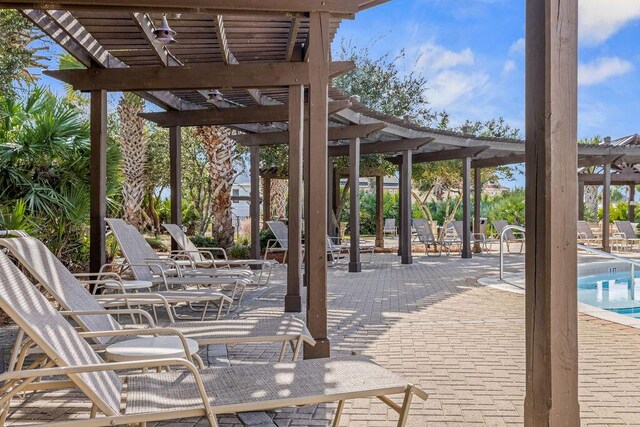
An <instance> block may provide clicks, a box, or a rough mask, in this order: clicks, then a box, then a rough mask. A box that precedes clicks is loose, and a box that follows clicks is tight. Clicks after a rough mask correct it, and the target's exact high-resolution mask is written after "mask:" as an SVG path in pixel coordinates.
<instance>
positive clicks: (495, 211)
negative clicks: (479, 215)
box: [483, 189, 525, 225]
mask: <svg viewBox="0 0 640 427" xmlns="http://www.w3.org/2000/svg"><path fill="white" fill-rule="evenodd" d="M524 201H525V193H524V189H516V190H512V191H509V192H507V193H505V194H502V195H500V196H496V197H495V198H493V199H492V200H491V203H490V205H489V209H488V210H487V212H486V217H487V219H488V221H489V223H493V221H495V220H504V221H507V222H508V223H509V224H517V225H525V205H524ZM483 216H484V215H483Z"/></svg>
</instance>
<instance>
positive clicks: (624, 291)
mask: <svg viewBox="0 0 640 427" xmlns="http://www.w3.org/2000/svg"><path fill="white" fill-rule="evenodd" d="M630 281H631V277H630V273H628V272H627V273H619V274H615V273H614V274H606V275H605V274H602V275H593V276H586V277H581V278H580V279H578V301H580V302H582V303H585V304H589V305H592V306H594V307H599V308H602V309H605V310H609V311H613V312H615V313H619V314H623V315H625V316H630V317H635V318H637V319H640V278H639V277H638V276H636V277H635V280H634V284H633V289H631V286H630V285H629V283H630Z"/></svg>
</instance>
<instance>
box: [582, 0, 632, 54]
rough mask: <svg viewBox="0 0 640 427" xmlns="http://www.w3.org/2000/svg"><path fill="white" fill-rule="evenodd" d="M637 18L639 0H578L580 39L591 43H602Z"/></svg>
mask: <svg viewBox="0 0 640 427" xmlns="http://www.w3.org/2000/svg"><path fill="white" fill-rule="evenodd" d="M639 18H640V1H637V0H580V2H579V19H578V24H579V30H580V40H581V41H583V42H585V43H587V44H591V45H597V44H600V43H603V42H605V41H606V40H607V39H609V37H611V36H612V35H613V34H615V33H616V32H617V31H619V30H620V29H621V28H622V27H624V26H625V25H627V24H628V23H630V22H631V21H634V20H636V19H639Z"/></svg>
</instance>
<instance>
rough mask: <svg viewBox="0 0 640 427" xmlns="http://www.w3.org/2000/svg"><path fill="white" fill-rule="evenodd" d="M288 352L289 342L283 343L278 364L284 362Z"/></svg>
mask: <svg viewBox="0 0 640 427" xmlns="http://www.w3.org/2000/svg"><path fill="white" fill-rule="evenodd" d="M286 351H287V342H286V341H283V342H282V347H280V356H279V357H278V362H282V361H283V360H284V354H285V352H286Z"/></svg>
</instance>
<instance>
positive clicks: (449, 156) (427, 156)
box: [388, 146, 491, 164]
mask: <svg viewBox="0 0 640 427" xmlns="http://www.w3.org/2000/svg"><path fill="white" fill-rule="evenodd" d="M489 148H491V147H488V146H479V147H464V148H456V149H453V150H440V151H432V152H429V153H413V156H412V162H413V163H427V162H440V161H444V160H456V159H464V158H466V157H475V156H477V155H478V154H480V153H482V152H483V151H487V150H488V149H489ZM388 160H389V161H390V162H391V163H394V164H400V163H402V159H401V158H400V157H391V158H389V159H388Z"/></svg>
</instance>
